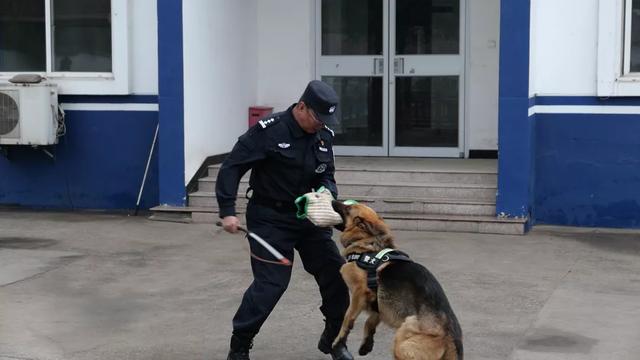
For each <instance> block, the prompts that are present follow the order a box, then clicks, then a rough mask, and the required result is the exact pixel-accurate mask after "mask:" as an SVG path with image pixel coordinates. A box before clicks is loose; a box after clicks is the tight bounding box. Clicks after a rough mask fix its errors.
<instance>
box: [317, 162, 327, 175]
mask: <svg viewBox="0 0 640 360" xmlns="http://www.w3.org/2000/svg"><path fill="white" fill-rule="evenodd" d="M325 170H327V164H320V165H318V167H317V168H316V174H322V173H323V172H324V171H325Z"/></svg>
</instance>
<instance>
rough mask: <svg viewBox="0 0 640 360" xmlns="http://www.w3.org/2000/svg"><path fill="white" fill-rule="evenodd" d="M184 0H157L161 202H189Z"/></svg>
mask: <svg viewBox="0 0 640 360" xmlns="http://www.w3.org/2000/svg"><path fill="white" fill-rule="evenodd" d="M182 53H183V51H182V0H162V1H158V85H159V92H160V93H159V96H158V103H159V106H160V118H159V121H160V133H159V135H158V136H159V144H160V147H159V159H160V161H159V164H158V166H159V169H158V171H159V174H160V182H159V187H160V194H159V196H160V203H161V204H166V205H173V206H184V205H186V197H187V194H186V187H185V173H184V84H183V83H184V75H183V73H184V71H183V58H182V56H183V54H182Z"/></svg>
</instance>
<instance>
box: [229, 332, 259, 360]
mask: <svg viewBox="0 0 640 360" xmlns="http://www.w3.org/2000/svg"><path fill="white" fill-rule="evenodd" d="M252 347H253V338H252V337H245V336H240V335H235V334H234V335H233V336H231V350H229V355H228V356H227V360H251V359H249V350H251V348H252Z"/></svg>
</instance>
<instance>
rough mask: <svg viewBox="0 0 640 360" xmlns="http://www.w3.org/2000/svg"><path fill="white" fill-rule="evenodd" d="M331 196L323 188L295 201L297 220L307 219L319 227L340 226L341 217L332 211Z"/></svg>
mask: <svg viewBox="0 0 640 360" xmlns="http://www.w3.org/2000/svg"><path fill="white" fill-rule="evenodd" d="M332 201H333V195H331V191H329V189H325V188H324V186H323V187H321V188H320V189H318V191H312V192H309V193H306V194H304V195H302V196H300V197H298V198H297V199H296V207H297V208H298V213H297V216H298V219H309V221H311V222H312V223H313V224H314V225H316V226H319V227H331V226H334V225H338V224H342V217H341V216H340V214H338V213H337V212H335V211H334V210H333V206H331V202H332Z"/></svg>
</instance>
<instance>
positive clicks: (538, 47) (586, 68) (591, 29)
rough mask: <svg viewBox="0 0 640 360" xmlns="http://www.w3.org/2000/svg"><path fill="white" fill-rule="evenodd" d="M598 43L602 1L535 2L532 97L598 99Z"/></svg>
mask: <svg viewBox="0 0 640 360" xmlns="http://www.w3.org/2000/svg"><path fill="white" fill-rule="evenodd" d="M612 1H613V0H612ZM597 40H598V0H563V1H557V0H532V1H531V65H530V69H531V70H530V71H531V72H530V80H531V81H530V84H529V88H530V93H531V95H574V96H593V95H596V75H597Z"/></svg>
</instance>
